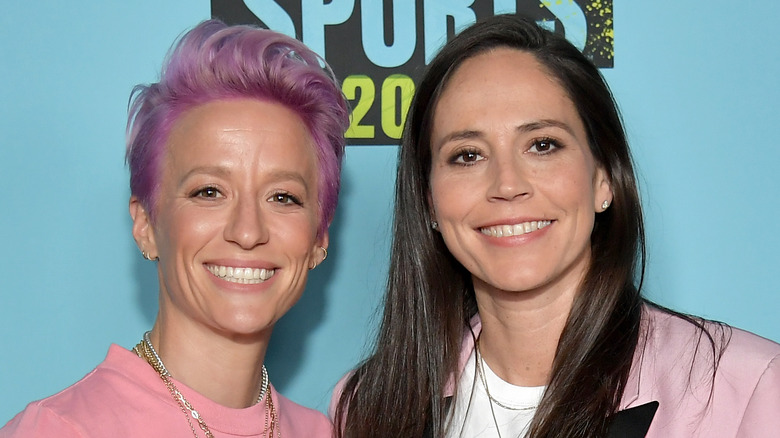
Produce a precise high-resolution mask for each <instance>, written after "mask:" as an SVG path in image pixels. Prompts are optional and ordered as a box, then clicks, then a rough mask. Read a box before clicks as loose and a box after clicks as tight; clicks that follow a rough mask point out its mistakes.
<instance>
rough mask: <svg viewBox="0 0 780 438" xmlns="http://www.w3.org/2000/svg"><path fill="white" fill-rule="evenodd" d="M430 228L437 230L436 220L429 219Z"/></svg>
mask: <svg viewBox="0 0 780 438" xmlns="http://www.w3.org/2000/svg"><path fill="white" fill-rule="evenodd" d="M431 228H432V229H434V230H438V229H439V223H438V222H436V221H431Z"/></svg>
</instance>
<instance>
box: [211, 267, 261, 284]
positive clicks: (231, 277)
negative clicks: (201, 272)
mask: <svg viewBox="0 0 780 438" xmlns="http://www.w3.org/2000/svg"><path fill="white" fill-rule="evenodd" d="M206 269H208V270H209V272H211V273H212V274H214V275H216V276H217V277H219V278H221V279H223V280H225V281H230V282H232V283H240V284H257V283H262V282H264V281H266V280H268V279H269V278H271V277H273V275H274V273H276V270H274V269H260V268H254V269H253V268H234V267H231V266H216V265H206Z"/></svg>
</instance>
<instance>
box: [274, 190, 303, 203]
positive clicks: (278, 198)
mask: <svg viewBox="0 0 780 438" xmlns="http://www.w3.org/2000/svg"><path fill="white" fill-rule="evenodd" d="M268 201H270V202H278V203H279V204H283V205H303V203H302V202H301V201H300V200H299V199H298V198H297V197H296V196H295V195H293V194H290V193H275V194H273V195H272V196H271V197H270V198H268Z"/></svg>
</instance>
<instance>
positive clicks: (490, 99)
mask: <svg viewBox="0 0 780 438" xmlns="http://www.w3.org/2000/svg"><path fill="white" fill-rule="evenodd" d="M484 114H491V117H492V118H494V119H493V120H492V121H494V122H497V120H495V117H496V114H499V115H505V116H506V117H511V118H513V123H518V122H523V121H526V120H534V119H536V120H545V119H556V120H561V121H563V122H565V123H567V124H569V125H571V126H573V127H574V128H575V129H576V128H578V127H582V121H581V120H580V118H579V115H578V113H577V109H576V107H575V106H574V104H573V102H572V100H571V99H570V97H569V95H568V93H567V92H566V90H565V89H564V88H563V87H562V86H561V85H560V84H559V82H558V80H557V79H556V78H555V77H553V75H552V74H550V72H549V71H548V70H547V68H546V67H545V66H543V65H542V64H541V63H540V62H539V61H538V60H537V59H536V57H535V56H534V55H532V54H530V53H528V52H525V51H521V50H517V49H512V48H496V49H492V50H490V51H487V52H484V53H480V54H478V55H476V56H474V57H471V58H469V59H467V60H465V61H464V62H463V63H462V64H461V65H460V66H459V67H458V68H457V69H456V70H455V72H454V73H453V74H452V76H451V77H450V79H449V81H448V83H447V85H446V86H445V88H444V90H443V92H442V94H441V96H440V98H439V100H438V102H437V104H436V107H435V112H434V131H436V130H437V129H441V128H444V127H446V125H451V124H454V123H456V124H457V123H462V122H463V121H464V120H465V119H468V120H470V121H472V122H473V121H475V120H479V119H480V115H484Z"/></svg>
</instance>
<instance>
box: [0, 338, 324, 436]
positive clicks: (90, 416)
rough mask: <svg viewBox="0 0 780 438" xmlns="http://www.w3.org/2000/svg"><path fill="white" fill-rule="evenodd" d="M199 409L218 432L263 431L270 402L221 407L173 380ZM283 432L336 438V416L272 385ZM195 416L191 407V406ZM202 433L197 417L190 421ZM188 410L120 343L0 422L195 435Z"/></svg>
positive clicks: (33, 430) (32, 431)
mask: <svg viewBox="0 0 780 438" xmlns="http://www.w3.org/2000/svg"><path fill="white" fill-rule="evenodd" d="M174 383H175V384H176V387H177V388H179V390H180V391H181V393H182V394H183V395H184V397H185V398H186V399H187V400H188V401H189V402H190V403H191V404H192V406H193V407H194V408H195V409H197V410H198V412H199V413H200V414H201V416H202V417H203V419H204V420H205V421H206V424H207V425H208V427H209V429H210V430H211V432H212V433H213V434H214V437H215V438H224V437H261V436H262V433H263V430H264V428H265V403H258V404H256V405H254V406H250V407H248V408H245V409H233V408H227V407H224V406H221V405H219V404H217V403H214V402H213V401H211V400H209V399H207V398H206V397H204V396H202V395H200V394H198V393H197V392H195V391H194V390H192V389H190V388H188V387H187V386H185V385H184V384H183V383H180V382H178V381H176V380H174ZM271 394H272V397H273V399H272V400H273V402H274V406H276V411H277V415H278V416H279V424H280V428H281V432H282V436H284V437H286V438H287V437H289V438H294V437H305V438H312V437H314V438H316V437H328V438H329V437H330V436H331V435H332V426H331V423H330V421H328V419H327V418H326V417H325V416H324V415H323V414H322V413H320V412H318V411H315V410H313V409H309V408H305V407H303V406H300V405H298V404H295V403H294V402H292V401H290V400H289V399H287V398H285V397H284V396H282V395H281V394H279V393H278V392H276V390H275V389H274V388H273V386H271ZM188 415H189V413H188ZM192 424H193V426H194V427H195V428H196V430H197V431H198V433H199V435H202V432H201V431H200V429H199V428H198V423H197V421H195V420H194V419H193V420H192ZM192 436H193V435H192V431H191V430H190V427H189V425H188V424H187V419H186V417H185V414H184V413H183V412H182V410H181V408H180V407H179V405H178V404H177V403H176V402H175V401H174V399H173V397H172V396H171V394H170V392H168V388H167V387H166V386H165V384H164V383H163V381H162V380H161V379H160V376H159V375H158V374H157V372H156V371H154V369H152V367H150V366H149V364H147V363H146V361H144V360H143V359H141V358H139V357H138V356H136V355H135V353H133V352H131V351H129V350H126V349H124V348H122V347H120V346H118V345H112V346H111V348H109V350H108V355H107V356H106V359H105V360H104V361H103V363H101V364H100V365H98V367H97V368H95V369H94V370H93V371H92V372H90V373H89V374H87V375H86V376H85V377H84V378H83V379H81V380H80V381H79V382H77V383H76V384H74V385H72V386H70V387H68V388H67V389H65V390H64V391H62V392H60V393H58V394H55V395H53V396H51V397H48V398H45V399H43V400H40V401H36V402H33V403H30V404H29V405H28V406H27V408H26V409H25V410H24V411H22V412H21V413H19V414H18V415H16V417H14V418H13V419H12V420H11V421H9V422H8V424H6V425H5V427H3V428H2V429H0V438H9V437H169V438H177V437H182V438H191V437H192Z"/></svg>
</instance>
